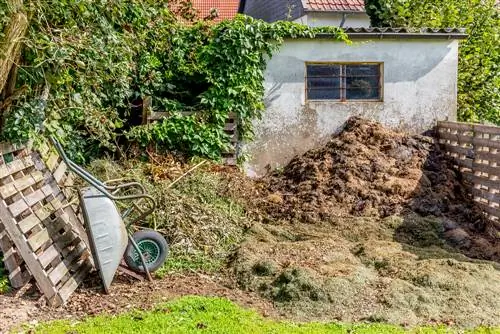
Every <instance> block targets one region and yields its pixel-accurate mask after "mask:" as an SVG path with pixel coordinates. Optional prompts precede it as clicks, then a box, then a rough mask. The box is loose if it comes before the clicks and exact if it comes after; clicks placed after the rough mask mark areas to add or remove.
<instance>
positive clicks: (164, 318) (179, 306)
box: [30, 296, 496, 334]
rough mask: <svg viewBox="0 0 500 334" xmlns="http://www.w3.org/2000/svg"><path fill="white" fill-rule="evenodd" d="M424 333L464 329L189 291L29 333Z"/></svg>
mask: <svg viewBox="0 0 500 334" xmlns="http://www.w3.org/2000/svg"><path fill="white" fill-rule="evenodd" d="M103 332H106V333H201V332H203V333H228V334H230V333H276V334H280V333H283V334H284V333H287V334H288V333H297V334H298V333H308V334H314V333H318V334H319V333H332V334H333V333H359V334H373V333H388V334H391V333H392V334H396V333H420V334H426V333H428V334H431V333H434V334H441V333H442V334H445V333H454V332H457V333H458V332H464V331H460V330H456V331H455V330H453V329H450V328H446V327H445V326H441V327H421V328H414V329H409V330H408V329H406V330H405V329H403V328H402V327H399V326H392V325H385V324H378V323H372V324H370V323H367V324H358V325H349V324H340V323H307V324H296V323H291V322H277V321H273V320H269V319H264V318H263V317H262V316H260V315H258V314H257V313H256V312H255V311H250V310H245V309H243V308H241V307H239V306H237V305H235V304H234V303H232V302H230V301H228V300H227V299H222V298H213V297H212V298H207V297H195V296H187V297H183V298H180V299H178V300H175V301H172V302H169V303H167V304H164V305H161V306H158V307H157V308H156V309H154V310H153V311H149V312H146V311H135V312H129V313H126V314H123V315H120V316H116V317H110V316H99V317H95V318H88V319H86V320H84V321H82V322H79V323H73V324H71V323H70V322H69V321H56V322H53V323H49V324H42V325H39V326H36V327H34V328H32V329H31V330H30V333H51V334H57V333H81V334H84V333H103ZM465 332H466V333H477V334H487V333H495V332H496V330H495V329H488V328H478V329H475V330H467V331H465Z"/></svg>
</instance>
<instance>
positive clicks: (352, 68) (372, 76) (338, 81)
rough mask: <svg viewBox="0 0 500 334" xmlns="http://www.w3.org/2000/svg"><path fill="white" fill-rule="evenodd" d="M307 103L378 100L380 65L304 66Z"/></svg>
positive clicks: (379, 96)
mask: <svg viewBox="0 0 500 334" xmlns="http://www.w3.org/2000/svg"><path fill="white" fill-rule="evenodd" d="M306 84H307V98H308V99H310V100H341V101H349V100H380V98H381V82H380V64H331V65H330V64H327V65H324V64H308V65H307V80H306Z"/></svg>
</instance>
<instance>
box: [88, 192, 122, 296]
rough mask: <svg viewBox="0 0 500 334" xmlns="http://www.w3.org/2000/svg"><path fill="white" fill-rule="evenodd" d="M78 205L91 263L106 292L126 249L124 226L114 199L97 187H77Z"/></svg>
mask: <svg viewBox="0 0 500 334" xmlns="http://www.w3.org/2000/svg"><path fill="white" fill-rule="evenodd" d="M80 205H81V208H82V213H83V217H84V220H85V225H86V231H87V235H88V239H89V243H90V250H91V252H92V257H93V259H94V264H95V266H96V269H97V271H98V272H99V276H100V277H101V279H102V283H103V285H104V290H105V291H106V293H108V292H109V287H110V286H111V282H113V278H114V276H115V273H116V271H117V269H118V267H119V266H120V263H121V260H122V258H123V254H124V253H125V250H126V249H127V245H128V234H127V229H126V228H125V224H123V221H122V218H121V216H120V214H119V211H118V208H117V207H116V205H115V203H114V202H113V201H112V200H111V199H109V198H107V197H106V196H104V195H103V194H102V193H101V192H100V191H99V190H97V189H96V188H93V187H90V188H84V189H82V190H81V191H80Z"/></svg>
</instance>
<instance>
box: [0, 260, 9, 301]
mask: <svg viewBox="0 0 500 334" xmlns="http://www.w3.org/2000/svg"><path fill="white" fill-rule="evenodd" d="M9 288H10V286H9V278H8V277H7V273H6V272H5V268H4V266H3V257H2V255H1V254H0V294H2V293H5V292H7V291H9Z"/></svg>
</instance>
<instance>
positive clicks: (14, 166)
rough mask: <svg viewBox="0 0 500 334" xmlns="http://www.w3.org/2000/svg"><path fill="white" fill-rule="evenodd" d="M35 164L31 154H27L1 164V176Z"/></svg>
mask: <svg viewBox="0 0 500 334" xmlns="http://www.w3.org/2000/svg"><path fill="white" fill-rule="evenodd" d="M33 165H34V163H33V159H32V158H31V156H26V157H23V158H21V159H16V160H14V161H12V162H10V163H8V164H5V165H2V166H0V178H4V177H7V176H9V175H12V174H15V173H18V172H20V171H22V170H24V169H26V168H30V167H32V166H33Z"/></svg>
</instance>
